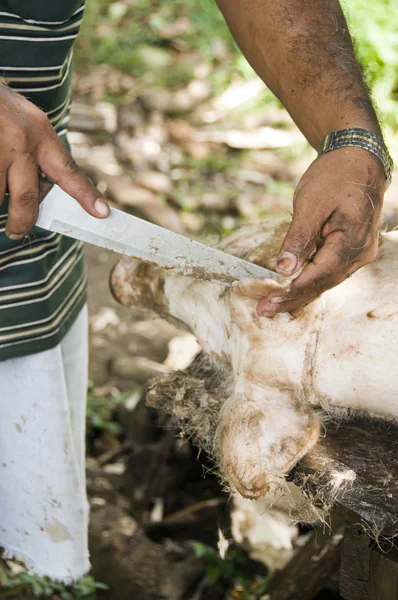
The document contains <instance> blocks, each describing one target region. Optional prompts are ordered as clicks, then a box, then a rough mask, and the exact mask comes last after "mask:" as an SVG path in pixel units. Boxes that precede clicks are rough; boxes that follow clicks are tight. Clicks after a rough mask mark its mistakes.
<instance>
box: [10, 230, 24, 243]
mask: <svg viewBox="0 0 398 600" xmlns="http://www.w3.org/2000/svg"><path fill="white" fill-rule="evenodd" d="M24 235H25V234H22V235H18V234H16V233H8V231H6V236H7V237H8V238H10V240H14V241H17V240H21V239H22V238H23V237H24Z"/></svg>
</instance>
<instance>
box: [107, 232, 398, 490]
mask: <svg viewBox="0 0 398 600" xmlns="http://www.w3.org/2000/svg"><path fill="white" fill-rule="evenodd" d="M285 232H286V226H285V225H281V226H280V227H278V228H276V229H270V228H269V227H267V226H266V225H264V226H255V227H251V228H244V229H241V230H239V231H238V232H237V233H235V234H233V235H232V236H229V237H228V238H226V239H224V240H223V242H222V244H221V245H220V246H219V247H221V249H223V250H225V251H226V252H230V253H232V254H235V255H237V256H240V257H242V258H245V259H246V260H250V261H252V262H257V263H259V264H263V265H264V266H267V267H269V268H274V266H275V265H274V262H273V261H272V260H267V259H266V257H267V256H268V257H274V256H275V255H276V251H277V249H278V248H279V246H280V242H281V239H282V238H283V235H284V233H285ZM290 283H291V281H290V280H289V279H286V280H284V281H283V282H282V284H279V283H276V282H275V281H271V280H252V279H250V280H245V281H241V282H236V283H235V284H233V285H232V286H220V285H215V284H212V283H209V282H204V281H198V280H194V279H192V278H188V277H182V276H179V275H175V274H173V273H172V272H167V271H165V270H161V269H159V268H157V267H155V266H153V265H146V264H143V263H140V262H138V261H135V260H132V259H129V258H123V259H122V260H121V261H120V262H119V263H118V264H117V265H116V267H115V268H114V270H113V273H112V277H111V287H112V290H113V293H114V295H115V297H116V299H117V300H118V301H119V302H121V303H122V304H124V305H126V306H131V307H134V308H136V309H141V310H143V309H144V310H146V311H153V312H155V313H157V314H160V315H161V316H163V317H165V318H169V319H170V318H171V319H172V320H173V321H174V322H178V323H180V324H183V325H184V326H185V327H188V328H189V330H190V331H192V332H193V333H194V334H195V335H196V337H197V339H198V342H199V344H200V346H201V347H202V349H203V352H202V353H201V354H200V355H199V357H197V359H196V360H195V361H194V363H193V364H192V365H191V367H189V368H188V369H187V370H186V371H185V372H179V373H172V374H170V375H166V376H161V378H160V380H158V381H157V382H155V384H153V385H152V386H151V389H150V391H149V394H148V400H149V402H150V403H152V405H156V406H158V407H159V406H162V407H163V408H165V409H166V410H169V411H172V412H174V414H176V415H177V417H178V418H179V421H180V423H181V425H182V429H183V430H184V431H185V432H186V434H187V435H189V436H192V437H193V438H194V439H195V440H196V442H197V443H198V444H199V445H201V446H203V447H205V448H206V449H207V450H209V451H210V452H211V453H212V454H213V456H214V457H215V460H216V462H217V465H218V467H219V469H220V471H221V475H222V477H223V479H224V480H225V482H226V484H227V486H228V487H229V489H230V490H231V491H232V492H238V493H239V494H241V495H242V496H244V497H246V498H251V499H258V498H261V497H265V496H267V495H268V496H270V495H271V496H272V497H278V496H280V495H281V494H283V493H284V492H285V491H286V489H287V488H286V485H287V484H286V480H285V478H286V476H287V474H288V473H289V471H290V470H291V469H292V467H293V466H294V465H295V464H296V463H297V462H298V461H299V460H300V459H301V458H302V457H303V456H304V455H305V454H306V453H307V452H308V451H309V449H311V448H312V447H313V446H314V444H316V443H317V440H318V437H319V435H320V420H319V416H318V411H317V410H316V408H317V407H322V408H323V409H324V410H326V411H329V412H330V411H336V410H339V411H343V412H344V410H343V409H352V410H354V411H361V412H363V413H366V414H367V415H370V416H371V417H377V418H379V419H384V420H397V419H398V395H397V389H398V300H397V298H398V232H392V233H389V234H386V235H384V236H382V238H381V240H380V249H379V254H378V258H377V260H376V261H375V262H374V263H372V264H370V265H368V266H366V267H364V268H363V269H361V270H360V271H358V272H357V273H355V274H354V275H353V276H352V277H351V278H349V279H347V280H346V281H345V282H344V283H342V284H341V285H340V286H338V287H337V288H334V289H333V290H330V291H328V292H326V293H324V294H323V295H322V297H321V298H319V299H318V300H317V301H315V302H314V303H312V304H311V305H310V306H308V307H307V308H306V309H305V310H304V312H303V313H302V314H301V315H300V316H299V317H297V318H293V317H292V316H291V315H289V314H280V315H277V316H275V317H274V318H273V319H270V318H267V317H260V316H258V315H257V312H256V305H257V302H258V300H259V299H260V298H262V297H263V296H265V295H266V294H267V293H268V292H269V291H270V289H275V288H278V287H284V288H286V287H287V286H289V285H290Z"/></svg>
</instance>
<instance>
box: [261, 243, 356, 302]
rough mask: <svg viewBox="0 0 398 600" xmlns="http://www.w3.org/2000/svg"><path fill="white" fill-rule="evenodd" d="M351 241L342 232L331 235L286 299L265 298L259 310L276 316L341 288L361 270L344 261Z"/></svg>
mask: <svg viewBox="0 0 398 600" xmlns="http://www.w3.org/2000/svg"><path fill="white" fill-rule="evenodd" d="M346 247H347V238H346V236H345V235H344V234H343V233H342V232H339V231H336V232H333V233H331V234H330V235H329V236H328V237H327V238H326V241H325V244H324V245H323V246H322V248H321V249H320V250H319V251H318V252H317V254H316V255H315V257H314V259H313V261H312V262H310V263H308V265H307V266H306V267H305V268H304V270H303V272H302V273H301V274H300V276H299V277H298V278H297V279H295V280H294V281H293V282H292V285H291V287H290V290H289V292H288V293H287V294H285V296H277V295H275V294H274V295H272V296H268V297H267V298H263V299H262V300H261V301H260V302H259V304H258V307H257V312H258V313H259V314H263V313H267V314H276V313H279V312H290V311H292V310H296V309H299V308H302V307H304V306H306V305H307V304H309V303H310V302H312V301H313V300H315V298H317V297H318V296H320V295H321V294H322V293H323V292H324V291H326V290H328V289H330V288H332V287H334V286H336V285H338V284H339V283H341V282H342V281H344V279H346V277H347V275H349V274H351V272H353V271H354V270H356V269H357V268H359V266H360V264H359V263H358V265H356V266H355V267H354V265H353V262H351V263H349V262H346V261H345V260H344V257H345V255H346Z"/></svg>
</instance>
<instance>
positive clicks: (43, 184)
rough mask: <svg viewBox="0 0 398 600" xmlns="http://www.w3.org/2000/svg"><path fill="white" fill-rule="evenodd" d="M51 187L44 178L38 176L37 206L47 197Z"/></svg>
mask: <svg viewBox="0 0 398 600" xmlns="http://www.w3.org/2000/svg"><path fill="white" fill-rule="evenodd" d="M53 185H54V184H53V183H52V182H51V181H49V180H48V179H47V178H46V177H43V175H40V174H39V204H40V202H41V201H42V200H44V198H45V197H46V196H47V194H48V192H49V191H50V190H51V188H52V187H53Z"/></svg>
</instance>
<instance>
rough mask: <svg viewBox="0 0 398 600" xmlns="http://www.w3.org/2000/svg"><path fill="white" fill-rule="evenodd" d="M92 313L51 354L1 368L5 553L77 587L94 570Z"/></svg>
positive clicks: (0, 532) (0, 531)
mask: <svg viewBox="0 0 398 600" xmlns="http://www.w3.org/2000/svg"><path fill="white" fill-rule="evenodd" d="M87 354H88V353H87V307H84V308H83V309H82V311H81V312H80V314H79V316H78V318H77V319H76V321H75V323H74V324H73V325H72V327H71V329H70V330H69V332H68V333H67V334H66V336H65V337H64V339H63V340H62V342H61V343H60V344H59V345H58V346H56V347H55V348H53V349H51V350H47V351H45V352H40V353H38V354H32V355H30V356H25V357H21V358H14V359H11V360H7V361H3V362H0V546H2V547H3V548H4V549H5V555H6V556H9V557H11V556H22V557H23V558H24V559H25V561H26V563H27V566H28V568H30V569H32V570H33V571H34V572H36V573H38V574H39V575H47V576H49V577H51V578H52V579H55V580H58V581H63V582H65V583H70V582H72V581H74V580H76V579H78V578H79V577H81V576H82V575H84V574H85V573H86V572H87V571H88V570H89V568H90V563H89V555H88V547H87V524H88V503H87V498H86V483H85V413H86V394H87Z"/></svg>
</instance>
